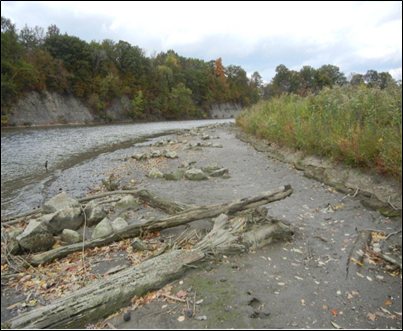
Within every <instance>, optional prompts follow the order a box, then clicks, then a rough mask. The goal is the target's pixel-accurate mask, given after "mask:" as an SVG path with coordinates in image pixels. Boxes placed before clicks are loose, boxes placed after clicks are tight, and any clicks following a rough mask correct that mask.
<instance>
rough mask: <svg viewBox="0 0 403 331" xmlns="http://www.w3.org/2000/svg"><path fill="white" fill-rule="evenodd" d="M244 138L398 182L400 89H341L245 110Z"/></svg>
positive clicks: (288, 97) (241, 121) (242, 117)
mask: <svg viewBox="0 0 403 331" xmlns="http://www.w3.org/2000/svg"><path fill="white" fill-rule="evenodd" d="M237 124H238V125H239V126H241V127H242V129H243V130H244V131H246V132H248V133H252V134H254V135H256V136H257V137H259V138H265V139H267V140H269V141H270V142H274V143H276V144H279V145H280V146H286V147H290V148H293V149H295V150H299V151H302V152H303V153H304V154H308V155H319V156H326V157H330V158H332V159H333V160H334V161H339V162H342V163H344V164H346V165H347V166H352V167H363V168H369V169H374V170H375V171H376V172H377V173H379V174H383V175H388V176H392V177H393V178H394V179H396V180H397V181H399V183H401V182H402V143H401V141H402V87H401V86H390V87H388V88H386V89H384V90H380V89H377V88H368V87H366V86H364V85H362V86H359V87H352V86H343V87H334V88H332V89H324V90H322V91H320V92H319V93H318V94H317V95H309V96H308V97H299V96H297V95H282V96H280V97H278V98H274V99H271V100H269V101H261V102H259V103H258V104H256V105H254V106H252V107H250V108H247V109H245V110H244V111H243V112H242V113H241V114H240V115H239V116H238V117H237Z"/></svg>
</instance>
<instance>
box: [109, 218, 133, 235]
mask: <svg viewBox="0 0 403 331" xmlns="http://www.w3.org/2000/svg"><path fill="white" fill-rule="evenodd" d="M111 225H112V229H113V231H115V232H118V231H119V230H122V229H124V228H125V227H126V226H128V225H129V224H128V223H127V222H126V221H125V220H124V219H123V218H122V217H117V218H116V219H115V220H114V221H113V222H112V223H111Z"/></svg>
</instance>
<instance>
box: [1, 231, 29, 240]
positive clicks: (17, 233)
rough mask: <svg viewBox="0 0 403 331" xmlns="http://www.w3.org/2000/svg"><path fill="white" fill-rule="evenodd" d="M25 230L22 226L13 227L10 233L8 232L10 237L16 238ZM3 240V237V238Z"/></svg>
mask: <svg viewBox="0 0 403 331" xmlns="http://www.w3.org/2000/svg"><path fill="white" fill-rule="evenodd" d="M23 232H24V230H23V229H21V228H13V229H12V230H11V231H10V232H9V233H8V238H10V239H12V240H15V238H17V237H18V236H19V235H20V234H21V233H23ZM1 240H2V241H3V237H2V238H1Z"/></svg>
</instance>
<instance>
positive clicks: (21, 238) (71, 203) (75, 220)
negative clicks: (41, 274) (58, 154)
mask: <svg viewBox="0 0 403 331" xmlns="http://www.w3.org/2000/svg"><path fill="white" fill-rule="evenodd" d="M136 207H138V201H137V200H136V199H135V198H134V197H133V196H132V195H127V196H125V197H124V198H122V199H121V200H120V201H119V202H118V203H116V205H115V207H114V208H115V210H127V209H133V208H136ZM42 210H43V215H42V216H41V217H39V218H38V219H32V220H31V221H30V222H29V224H28V225H27V227H26V228H25V230H21V229H18V228H16V229H14V230H11V231H10V232H9V233H8V239H11V240H9V243H8V251H9V252H10V253H11V254H14V255H15V254H18V253H20V252H21V251H30V252H33V253H35V252H42V251H47V250H49V249H50V248H51V247H52V246H53V245H54V244H55V242H56V237H57V236H60V240H61V242H62V244H66V245H70V244H75V243H79V242H81V241H82V240H83V236H82V234H81V233H79V232H77V231H76V230H78V229H79V228H80V227H82V226H83V225H84V221H85V223H86V226H87V227H94V229H93V233H92V238H99V237H102V236H106V235H108V234H110V233H113V232H117V231H119V230H121V229H122V228H124V227H126V226H128V223H127V222H126V220H124V219H123V218H122V217H117V218H116V219H115V220H113V221H111V220H110V219H109V218H108V217H107V213H106V211H105V209H104V207H103V204H102V202H99V201H97V200H93V201H91V202H89V203H88V204H87V205H86V206H85V208H83V207H82V206H81V204H80V203H79V202H78V201H77V200H75V199H73V198H72V197H70V196H68V195H67V194H66V193H60V194H58V195H57V196H55V197H54V198H52V199H50V200H49V201H48V202H46V203H45V204H44V206H43V208H42Z"/></svg>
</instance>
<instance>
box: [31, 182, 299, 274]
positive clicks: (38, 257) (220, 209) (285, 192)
mask: <svg viewBox="0 0 403 331" xmlns="http://www.w3.org/2000/svg"><path fill="white" fill-rule="evenodd" d="M291 193H292V188H291V186H290V185H285V186H280V187H278V188H277V189H274V190H271V191H266V192H263V193H261V194H258V195H254V196H251V197H247V198H243V199H238V200H235V201H232V202H230V203H224V204H218V205H209V206H202V207H198V208H193V209H190V210H186V211H184V212H181V213H178V214H176V215H173V216H168V217H162V218H158V219H154V220H148V221H146V222H145V223H141V224H132V225H129V226H127V227H125V228H124V229H122V230H120V231H118V232H116V233H112V234H109V235H107V236H104V237H101V238H96V239H90V240H86V241H85V242H84V243H78V244H73V245H68V246H62V247H58V248H56V249H53V250H50V251H47V252H43V253H38V254H34V255H31V256H29V257H28V258H27V259H26V262H27V265H32V266H38V265H40V264H45V263H47V262H51V261H53V260H54V259H56V258H62V257H65V256H67V255H69V254H71V253H74V252H78V251H80V250H82V249H83V247H84V249H89V248H95V247H99V246H105V245H108V244H110V243H112V242H114V241H120V240H122V239H127V238H133V237H137V236H139V235H141V234H144V233H147V232H155V231H161V230H163V229H167V228H171V227H175V226H179V225H183V224H187V223H190V222H193V221H196V220H200V219H205V218H213V217H216V216H218V215H220V214H227V215H233V214H234V213H236V212H238V211H242V210H245V209H250V208H255V207H258V206H261V205H265V204H267V203H270V202H273V201H277V200H281V199H284V198H286V197H287V196H289V195H291Z"/></svg>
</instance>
